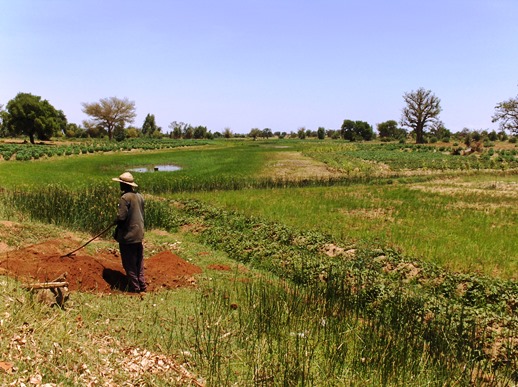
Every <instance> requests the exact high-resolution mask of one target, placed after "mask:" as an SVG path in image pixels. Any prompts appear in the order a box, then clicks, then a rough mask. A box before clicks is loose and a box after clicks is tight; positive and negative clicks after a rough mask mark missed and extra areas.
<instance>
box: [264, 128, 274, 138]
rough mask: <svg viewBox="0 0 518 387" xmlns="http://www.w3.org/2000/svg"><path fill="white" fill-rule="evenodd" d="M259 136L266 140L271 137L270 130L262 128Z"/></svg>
mask: <svg viewBox="0 0 518 387" xmlns="http://www.w3.org/2000/svg"><path fill="white" fill-rule="evenodd" d="M261 136H262V137H263V138H266V139H267V140H268V139H269V138H270V137H272V136H273V132H272V130H271V129H270V128H264V129H263V130H262V132H261Z"/></svg>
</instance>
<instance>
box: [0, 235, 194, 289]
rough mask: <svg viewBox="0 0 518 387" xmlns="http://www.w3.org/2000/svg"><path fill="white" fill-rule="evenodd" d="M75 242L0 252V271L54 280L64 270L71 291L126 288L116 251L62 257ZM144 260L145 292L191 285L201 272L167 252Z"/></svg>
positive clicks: (22, 277)
mask: <svg viewBox="0 0 518 387" xmlns="http://www.w3.org/2000/svg"><path fill="white" fill-rule="evenodd" d="M75 244H76V242H73V241H71V240H67V239H65V240H63V239H54V240H50V241H46V242H44V243H39V244H36V245H31V246H28V247H26V248H24V249H21V250H16V251H9V252H3V253H2V254H0V274H1V273H4V274H7V275H9V276H11V277H14V278H17V279H18V280H20V281H22V282H24V283H32V282H45V281H53V280H55V279H56V278H59V277H60V276H62V275H63V274H65V273H66V279H67V281H68V282H69V290H71V291H74V290H78V291H85V292H98V293H109V292H112V291H114V290H122V289H125V288H126V284H127V282H126V275H125V272H124V269H123V267H122V264H121V260H120V255H119V252H118V251H116V250H115V249H111V250H105V251H101V252H99V253H96V254H95V256H92V255H87V254H86V253H85V250H80V251H78V252H77V253H76V254H75V255H72V256H71V257H63V258H61V256H62V255H64V254H67V253H68V252H69V251H71V250H73V249H74V245H75ZM67 245H68V246H72V247H68V246H67ZM64 249H65V250H64ZM144 262H145V263H144V266H145V274H146V281H147V282H148V291H157V290H160V289H172V288H178V287H183V286H192V285H194V284H195V279H194V277H193V275H194V274H197V273H201V269H200V268H199V267H198V266H195V265H192V264H190V263H188V262H186V261H184V260H183V259H181V258H180V257H178V256H177V255H175V254H173V253H172V252H170V251H163V252H161V253H159V254H156V255H154V256H152V257H149V258H146V259H145V261H144Z"/></svg>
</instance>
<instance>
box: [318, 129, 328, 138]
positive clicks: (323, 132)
mask: <svg viewBox="0 0 518 387" xmlns="http://www.w3.org/2000/svg"><path fill="white" fill-rule="evenodd" d="M317 137H318V139H319V140H323V139H324V138H326V128H323V127H322V126H321V127H319V128H318V129H317Z"/></svg>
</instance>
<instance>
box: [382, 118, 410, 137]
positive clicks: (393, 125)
mask: <svg viewBox="0 0 518 387" xmlns="http://www.w3.org/2000/svg"><path fill="white" fill-rule="evenodd" d="M376 129H377V130H378V134H379V136H380V137H382V138H394V139H401V138H405V137H406V135H407V133H406V130H405V129H402V128H398V124H397V122H396V121H394V120H388V121H385V122H382V123H380V124H377V125H376Z"/></svg>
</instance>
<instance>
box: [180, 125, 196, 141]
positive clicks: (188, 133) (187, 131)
mask: <svg viewBox="0 0 518 387" xmlns="http://www.w3.org/2000/svg"><path fill="white" fill-rule="evenodd" d="M182 136H183V138H186V139H188V140H190V139H191V138H193V137H194V128H193V127H192V126H191V125H188V124H187V125H185V126H184V128H183V131H182Z"/></svg>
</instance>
